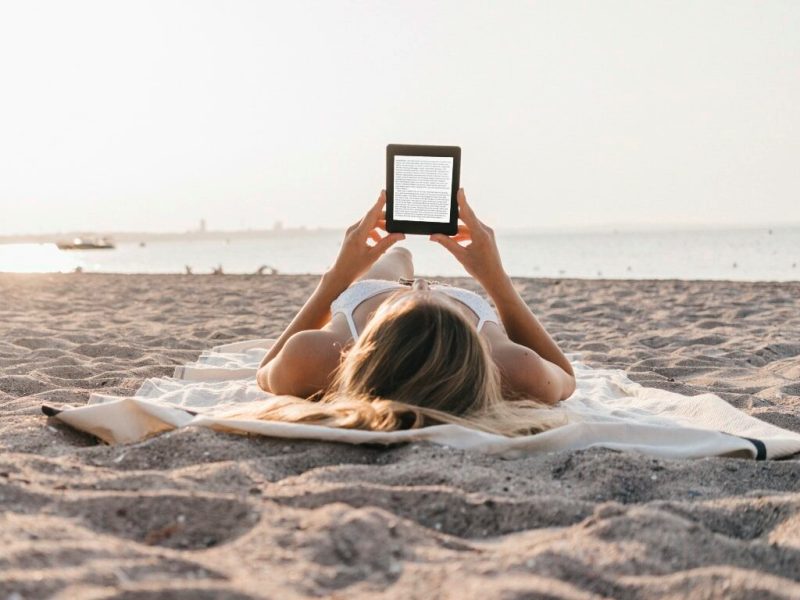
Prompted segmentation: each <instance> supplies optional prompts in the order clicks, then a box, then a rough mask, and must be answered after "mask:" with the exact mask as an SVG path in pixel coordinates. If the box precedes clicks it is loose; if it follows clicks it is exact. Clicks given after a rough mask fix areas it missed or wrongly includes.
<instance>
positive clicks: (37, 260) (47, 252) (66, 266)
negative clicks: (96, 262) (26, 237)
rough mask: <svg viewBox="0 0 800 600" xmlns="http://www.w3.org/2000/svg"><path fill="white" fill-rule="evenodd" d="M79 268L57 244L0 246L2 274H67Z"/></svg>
mask: <svg viewBox="0 0 800 600" xmlns="http://www.w3.org/2000/svg"><path fill="white" fill-rule="evenodd" d="M78 266H82V265H81V264H80V261H79V260H77V258H76V257H74V256H69V255H68V254H67V253H66V252H64V251H63V250H59V249H58V247H57V246H56V245H55V244H0V273H2V272H5V273H66V272H69V271H74V270H75V267H78Z"/></svg>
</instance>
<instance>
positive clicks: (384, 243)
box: [374, 233, 406, 255]
mask: <svg viewBox="0 0 800 600" xmlns="http://www.w3.org/2000/svg"><path fill="white" fill-rule="evenodd" d="M404 239H406V234H405V233H390V234H389V235H387V236H386V237H383V238H381V239H380V241H378V242H376V243H375V246H374V248H375V252H376V253H377V254H379V255H380V254H383V253H384V252H386V251H387V250H388V249H389V247H390V246H391V245H392V244H395V243H397V242H399V241H400V240H404Z"/></svg>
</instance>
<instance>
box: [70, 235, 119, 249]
mask: <svg viewBox="0 0 800 600" xmlns="http://www.w3.org/2000/svg"><path fill="white" fill-rule="evenodd" d="M56 246H58V249H59V250H112V249H113V248H114V243H113V242H112V241H111V240H110V239H108V238H104V237H83V238H80V237H76V238H74V239H72V240H71V241H68V242H67V241H61V242H56Z"/></svg>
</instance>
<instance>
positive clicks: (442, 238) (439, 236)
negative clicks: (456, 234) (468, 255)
mask: <svg viewBox="0 0 800 600" xmlns="http://www.w3.org/2000/svg"><path fill="white" fill-rule="evenodd" d="M428 239H430V240H432V241H434V242H436V243H438V244H441V245H442V246H444V247H445V248H446V249H447V250H449V251H450V252H451V253H452V254H453V255H455V256H460V255H461V254H463V253H464V248H463V247H462V246H459V245H458V242H456V241H455V240H453V238H451V237H448V236H446V235H444V234H443V233H434V234H432V235H431V236H430V238H428Z"/></svg>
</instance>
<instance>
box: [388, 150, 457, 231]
mask: <svg viewBox="0 0 800 600" xmlns="http://www.w3.org/2000/svg"><path fill="white" fill-rule="evenodd" d="M452 189H453V157H452V156H401V155H396V156H395V157H394V218H395V219H397V220H400V221H431V222H434V223H449V222H450V196H451V190H452Z"/></svg>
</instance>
